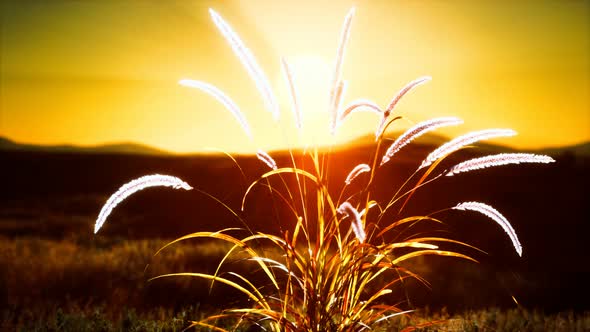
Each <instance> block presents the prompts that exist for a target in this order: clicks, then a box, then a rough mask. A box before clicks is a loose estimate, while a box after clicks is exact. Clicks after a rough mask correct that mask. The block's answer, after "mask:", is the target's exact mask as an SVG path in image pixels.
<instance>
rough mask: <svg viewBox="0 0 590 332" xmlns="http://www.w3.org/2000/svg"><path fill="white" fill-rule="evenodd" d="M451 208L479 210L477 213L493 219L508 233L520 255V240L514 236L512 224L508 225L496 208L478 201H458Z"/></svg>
mask: <svg viewBox="0 0 590 332" xmlns="http://www.w3.org/2000/svg"><path fill="white" fill-rule="evenodd" d="M453 209H455V210H463V211H466V210H471V211H476V212H479V213H481V214H483V215H485V216H487V217H488V218H490V219H492V220H494V221H495V222H496V223H497V224H498V225H500V226H501V227H502V229H504V231H505V232H506V234H508V236H509V237H510V240H511V241H512V245H513V246H514V249H515V250H516V252H517V253H518V255H519V256H522V245H521V244H520V241H518V237H517V236H516V232H515V231H514V228H512V225H510V222H508V219H506V218H505V217H504V216H503V215H502V214H501V213H500V212H498V210H496V209H494V208H493V207H491V206H489V205H487V204H484V203H480V202H464V203H460V204H457V206H455V207H454V208H453Z"/></svg>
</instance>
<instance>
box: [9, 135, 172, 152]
mask: <svg viewBox="0 0 590 332" xmlns="http://www.w3.org/2000/svg"><path fill="white" fill-rule="evenodd" d="M0 150H9V151H37V152H67V153H104V154H111V153H112V154H137V155H165V154H170V153H169V152H167V151H164V150H159V149H156V148H153V147H149V146H147V145H142V144H137V143H114V144H103V145H96V146H88V147H86V146H76V145H70V144H63V145H35V144H24V143H18V142H15V141H12V140H10V139H8V138H5V137H0Z"/></svg>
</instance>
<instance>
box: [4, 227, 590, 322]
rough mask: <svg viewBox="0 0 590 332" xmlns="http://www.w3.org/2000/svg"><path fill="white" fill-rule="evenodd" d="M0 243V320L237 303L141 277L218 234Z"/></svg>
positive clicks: (536, 313) (220, 294) (186, 311)
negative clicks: (172, 239) (171, 240)
mask: <svg viewBox="0 0 590 332" xmlns="http://www.w3.org/2000/svg"><path fill="white" fill-rule="evenodd" d="M0 243H1V247H2V248H1V249H2V250H0V253H1V254H0V271H2V272H0V273H1V274H0V278H1V282H0V285H1V286H2V289H0V292H1V293H3V294H2V295H3V299H4V303H3V304H2V308H3V309H2V312H1V315H2V316H1V317H2V323H1V325H0V328H1V329H2V330H6V331H8V330H16V331H181V330H182V329H184V328H185V327H186V326H188V325H189V324H190V322H189V321H190V320H195V319H199V318H202V317H204V316H207V315H209V314H212V313H215V312H218V311H219V310H220V309H221V308H223V307H224V306H231V305H232V304H238V303H239V300H237V299H239V298H240V296H235V295H236V294H231V292H228V291H227V289H223V287H221V286H216V287H214V289H213V293H212V294H211V295H210V294H209V288H208V284H207V283H204V282H199V281H198V280H195V279H191V278H172V279H169V280H165V281H162V280H157V281H152V282H148V279H149V277H151V276H155V275H159V274H162V273H168V272H173V271H194V270H201V271H202V270H211V269H213V268H215V266H216V264H217V262H218V261H219V260H220V259H221V257H223V254H224V253H225V251H226V250H227V249H228V247H227V246H226V245H223V244H221V243H213V242H202V241H201V242H191V243H181V244H177V245H174V246H172V247H170V248H169V249H166V250H164V251H163V252H162V253H161V254H159V255H158V256H154V253H155V252H156V250H157V249H158V248H160V247H161V246H162V245H163V244H165V243H166V241H164V240H158V239H151V240H132V241H126V240H122V239H107V238H97V239H92V238H90V237H79V238H71V239H65V240H48V239H40V238H35V237H19V238H13V239H9V238H2V239H1V240H0ZM247 263H248V262H244V261H242V260H241V259H240V257H235V258H234V259H232V262H230V263H229V265H230V266H231V270H232V271H241V272H242V273H245V272H246V270H247V267H246V264H247ZM414 268H415V269H420V267H419V266H415V267H414ZM426 277H428V275H426ZM465 287H466V286H465ZM453 291H456V292H459V293H460V294H462V295H463V296H465V294H469V290H468V289H458V288H457V287H455V289H454V290H453ZM460 294H459V295H460ZM219 299H221V301H219ZM228 299H236V300H235V301H232V300H228ZM410 317H411V318H407V317H404V318H401V319H397V320H395V319H392V320H391V321H390V322H389V323H388V324H386V325H384V327H383V328H384V330H396V329H398V328H399V327H402V326H407V325H408V324H410V325H412V324H416V325H419V324H421V323H424V322H436V323H437V324H436V325H434V326H431V327H428V328H424V329H422V330H425V331H426V330H444V331H583V330H588V329H589V328H590V312H584V311H571V310H569V311H562V312H546V311H543V310H542V309H527V308H524V307H520V306H517V305H513V306H512V308H506V307H505V308H502V309H500V308H497V307H496V308H493V307H492V308H479V309H456V308H450V309H447V308H446V307H441V308H436V309H428V307H426V308H422V309H418V310H417V311H416V312H415V313H414V314H412V315H411V316H410Z"/></svg>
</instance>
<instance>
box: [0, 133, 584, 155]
mask: <svg viewBox="0 0 590 332" xmlns="http://www.w3.org/2000/svg"><path fill="white" fill-rule="evenodd" d="M399 134H401V133H395V134H393V135H388V136H389V137H397V136H398V135H399ZM449 140H450V139H449V138H448V137H445V136H443V135H437V134H433V133H427V134H425V135H423V136H421V137H419V138H417V139H416V141H415V142H414V143H413V144H412V146H414V147H422V148H427V147H430V146H439V145H441V144H443V143H445V142H448V141H449ZM374 144H375V136H373V135H370V134H369V135H364V136H360V137H357V138H355V139H353V140H351V141H349V142H348V143H345V144H343V145H342V146H340V147H336V149H337V150H340V149H343V150H348V149H350V148H352V149H363V148H364V147H366V146H372V147H373V146H374ZM388 144H390V143H389V142H385V143H384V144H383V145H382V147H384V146H388ZM476 145H477V146H478V148H479V150H480V151H485V152H488V153H499V152H511V151H514V152H517V151H518V149H514V148H511V147H508V146H503V145H497V144H489V143H486V142H485V141H482V142H479V143H477V144H476ZM1 150H9V151H37V152H62V153H63V152H66V153H99V154H129V155H151V156H153V155H172V154H173V153H171V152H169V151H165V150H160V149H157V148H154V147H150V146H147V145H143V144H138V143H125V142H124V143H113V144H102V145H96V146H77V145H71V144H63V145H35V144H26V143H18V142H15V141H13V140H10V139H8V138H6V137H0V151H1ZM522 151H523V152H531V153H541V154H548V155H551V156H558V155H573V156H575V157H590V142H586V143H581V144H577V145H572V146H564V147H556V148H543V149H536V150H535V149H523V150H522ZM275 153H279V154H280V153H281V151H275ZM194 154H198V153H190V154H188V155H194Z"/></svg>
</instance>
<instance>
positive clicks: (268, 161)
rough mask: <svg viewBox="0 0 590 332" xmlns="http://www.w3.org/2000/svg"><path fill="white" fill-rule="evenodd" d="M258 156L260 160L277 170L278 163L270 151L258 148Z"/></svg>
mask: <svg viewBox="0 0 590 332" xmlns="http://www.w3.org/2000/svg"><path fill="white" fill-rule="evenodd" d="M256 157H257V158H258V159H259V160H260V161H262V162H263V163H265V164H266V165H267V166H268V167H270V168H271V169H273V170H276V169H277V163H276V162H275V160H274V159H272V157H271V156H270V155H269V154H268V153H266V152H264V151H262V150H258V152H256Z"/></svg>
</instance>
